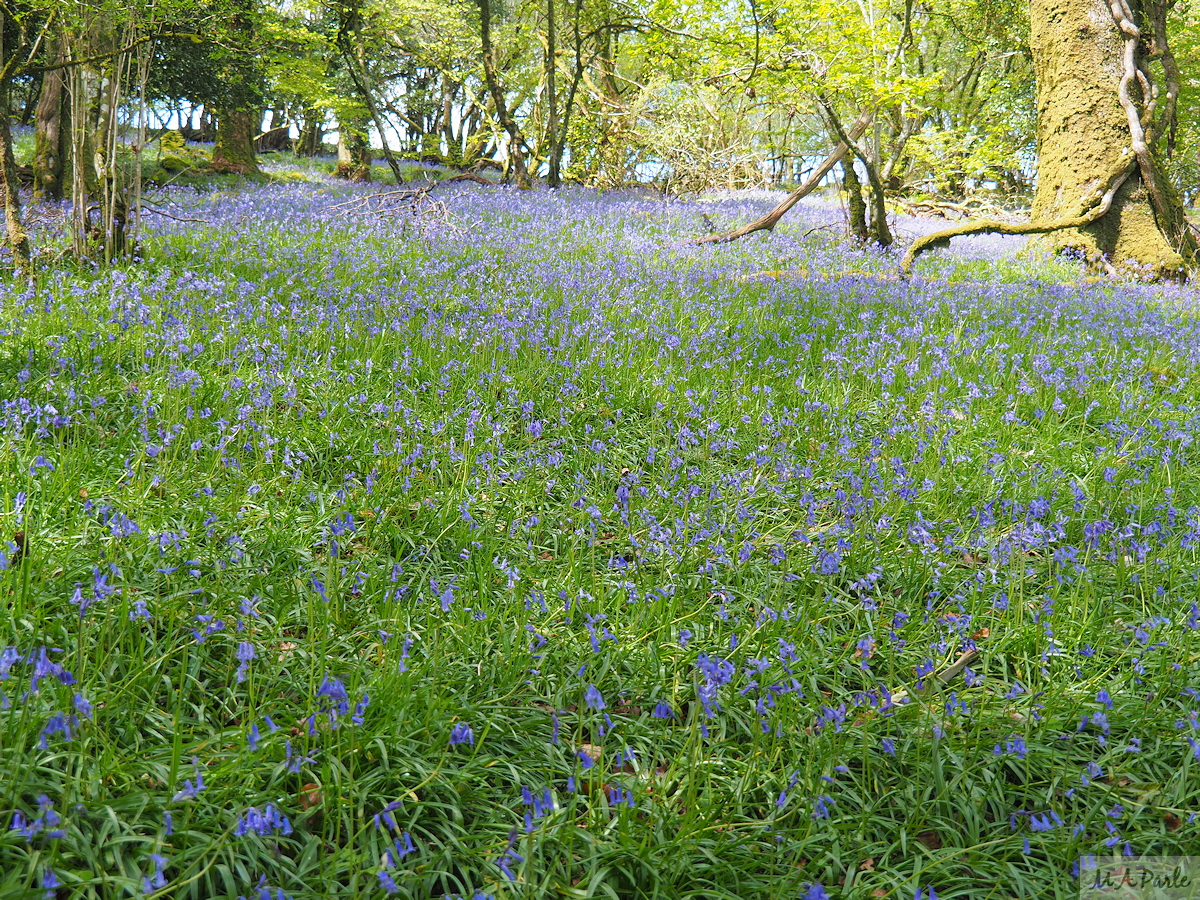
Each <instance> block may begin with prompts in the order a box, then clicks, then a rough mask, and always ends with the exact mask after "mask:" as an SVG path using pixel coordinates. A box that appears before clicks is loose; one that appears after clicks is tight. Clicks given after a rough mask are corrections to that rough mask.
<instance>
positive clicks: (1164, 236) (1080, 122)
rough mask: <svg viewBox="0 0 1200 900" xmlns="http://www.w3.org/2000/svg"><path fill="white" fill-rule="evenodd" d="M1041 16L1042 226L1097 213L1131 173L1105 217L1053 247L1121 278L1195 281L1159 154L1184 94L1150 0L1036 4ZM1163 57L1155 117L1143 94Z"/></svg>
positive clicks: (1036, 59) (1062, 236)
mask: <svg viewBox="0 0 1200 900" xmlns="http://www.w3.org/2000/svg"><path fill="white" fill-rule="evenodd" d="M1160 5H1164V4H1160ZM1143 6H1145V7H1146V9H1143ZM1122 10H1124V12H1123V11H1122ZM1126 13H1131V14H1132V15H1126ZM1162 15H1164V16H1165V12H1163V14H1162ZM1030 17H1031V22H1032V26H1033V32H1032V41H1031V46H1032V50H1033V65H1034V74H1035V75H1036V78H1037V88H1038V184H1037V191H1036V194H1035V195H1034V202H1033V221H1034V222H1036V223H1043V224H1044V223H1053V222H1057V221H1061V220H1067V219H1074V218H1077V217H1080V216H1081V215H1085V214H1086V213H1087V212H1088V210H1089V209H1094V208H1097V205H1098V204H1099V203H1100V202H1101V196H1102V195H1103V194H1104V193H1105V192H1106V190H1107V187H1108V186H1109V185H1111V184H1112V183H1113V180H1112V176H1113V174H1114V173H1118V172H1120V171H1122V170H1125V169H1127V170H1128V176H1127V177H1126V178H1125V179H1124V181H1123V182H1120V184H1119V187H1117V190H1116V192H1115V194H1114V195H1113V196H1112V199H1111V205H1110V206H1109V207H1108V208H1107V210H1106V211H1105V212H1104V213H1103V215H1101V216H1099V217H1098V218H1096V219H1095V221H1093V222H1090V223H1089V224H1086V225H1084V226H1083V227H1080V228H1068V229H1064V230H1059V231H1055V232H1053V233H1052V234H1051V237H1050V238H1049V239H1050V240H1052V241H1053V243H1054V245H1055V246H1056V247H1057V248H1059V249H1071V250H1074V251H1077V252H1079V253H1082V254H1083V255H1085V256H1087V257H1088V258H1090V259H1092V260H1093V261H1095V262H1100V261H1101V260H1106V261H1107V264H1108V265H1110V266H1113V267H1116V268H1118V269H1136V270H1137V271H1139V272H1141V273H1148V274H1152V275H1154V276H1157V277H1173V276H1179V275H1181V274H1183V273H1185V272H1186V270H1187V268H1188V265H1189V263H1191V262H1192V261H1193V260H1194V257H1195V252H1196V244H1195V241H1194V239H1192V238H1191V236H1190V235H1189V234H1188V231H1187V225H1186V223H1185V221H1184V218H1183V207H1182V203H1181V202H1180V199H1179V196H1178V194H1177V193H1176V192H1175V190H1174V188H1173V187H1172V186H1171V184H1170V182H1169V181H1168V179H1167V177H1166V174H1165V172H1164V171H1163V167H1162V165H1161V161H1160V159H1159V157H1158V148H1157V145H1158V143H1159V139H1160V138H1161V137H1162V134H1163V130H1164V128H1165V127H1168V126H1169V118H1173V115H1174V101H1175V97H1177V96H1178V83H1177V82H1178V72H1177V71H1174V72H1173V71H1172V70H1173V69H1174V61H1173V59H1172V58H1171V56H1170V51H1169V49H1168V48H1167V47H1166V36H1165V26H1163V25H1162V23H1161V19H1159V20H1158V21H1156V20H1155V16H1154V9H1153V8H1151V5H1150V4H1149V3H1143V2H1141V0H1114V2H1113V4H1112V8H1110V4H1109V3H1108V0H1031V3H1030ZM1119 19H1120V21H1119ZM1154 59H1161V60H1162V61H1163V64H1164V71H1163V73H1162V75H1161V76H1160V77H1161V78H1163V80H1164V81H1165V88H1166V89H1165V90H1162V91H1161V93H1162V95H1163V96H1161V97H1158V98H1157V100H1156V101H1154V102H1152V103H1151V104H1150V108H1149V110H1148V109H1147V102H1146V101H1147V99H1148V98H1146V97H1144V96H1143V94H1142V89H1141V88H1140V87H1139V86H1138V85H1139V80H1140V79H1141V78H1152V77H1153V75H1152V74H1151V62H1152V60H1154ZM1161 87H1162V86H1160V88H1161ZM1156 115H1157V117H1158V118H1157V120H1156Z"/></svg>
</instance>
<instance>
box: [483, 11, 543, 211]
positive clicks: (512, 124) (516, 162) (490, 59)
mask: <svg viewBox="0 0 1200 900" xmlns="http://www.w3.org/2000/svg"><path fill="white" fill-rule="evenodd" d="M479 22H480V25H479V33H480V41H481V44H482V47H483V74H484V78H485V80H486V81H487V86H488V92H489V93H490V94H491V95H492V102H493V103H494V104H495V106H496V118H497V119H498V120H499V121H500V125H501V126H502V127H503V128H504V130H505V131H506V132H508V155H509V159H510V161H511V163H512V167H513V171H514V172H515V173H516V176H517V186H518V187H520V188H523V189H524V188H529V187H530V186H531V181H530V178H529V171H528V170H527V169H526V168H525V151H524V146H525V137H524V136H523V135H522V134H521V128H520V126H519V125H518V124H517V120H516V119H515V118H514V117H513V114H512V112H511V111H510V110H509V108H508V106H507V104H505V102H504V91H503V90H501V88H500V78H499V76H498V75H497V74H496V59H495V56H494V54H493V52H492V6H491V3H490V2H489V0H479Z"/></svg>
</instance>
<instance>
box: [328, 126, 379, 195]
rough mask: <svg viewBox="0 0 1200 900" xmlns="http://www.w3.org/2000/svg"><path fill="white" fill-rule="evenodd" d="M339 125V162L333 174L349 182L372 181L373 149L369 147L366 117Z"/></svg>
mask: <svg viewBox="0 0 1200 900" xmlns="http://www.w3.org/2000/svg"><path fill="white" fill-rule="evenodd" d="M347 119H350V117H349V116H347ZM338 125H339V128H338V162H337V169H336V170H335V171H334V173H333V174H334V175H335V176H337V177H338V178H345V179H346V180H347V181H370V180H371V148H370V147H369V146H368V145H367V119H366V117H365V116H361V117H357V118H355V119H353V120H350V121H347V122H346V123H344V124H343V123H340V122H339V123H338Z"/></svg>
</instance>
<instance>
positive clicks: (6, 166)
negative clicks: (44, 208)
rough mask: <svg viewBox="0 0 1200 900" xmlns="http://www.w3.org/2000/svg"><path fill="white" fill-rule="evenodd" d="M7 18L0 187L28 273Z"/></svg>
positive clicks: (9, 231) (0, 83) (2, 18)
mask: <svg viewBox="0 0 1200 900" xmlns="http://www.w3.org/2000/svg"><path fill="white" fill-rule="evenodd" d="M7 18H8V14H7V13H0V66H4V73H3V76H2V77H0V181H2V182H3V184H2V185H0V187H3V189H4V218H5V237H6V238H7V240H8V245H9V247H10V248H12V254H13V261H14V262H15V263H16V266H17V271H18V272H20V273H21V274H22V275H28V274H29V268H30V251H29V236H28V235H27V234H26V233H25V226H24V224H23V223H22V221H21V198H20V196H19V195H18V193H17V191H18V189H19V185H18V183H17V161H16V159H15V158H14V157H13V146H12V129H11V123H10V121H9V102H10V100H9V97H10V94H11V91H12V75H11V70H9V68H8V66H7V63H8V56H7V54H6V53H5V50H6V49H7V48H6V47H5V46H4V26H5V25H6V24H7Z"/></svg>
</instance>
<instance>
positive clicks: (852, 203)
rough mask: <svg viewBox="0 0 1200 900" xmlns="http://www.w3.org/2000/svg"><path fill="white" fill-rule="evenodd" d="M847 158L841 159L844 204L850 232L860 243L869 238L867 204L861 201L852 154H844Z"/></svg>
mask: <svg viewBox="0 0 1200 900" xmlns="http://www.w3.org/2000/svg"><path fill="white" fill-rule="evenodd" d="M846 155H847V156H848V157H849V159H845V158H843V159H842V187H844V188H845V189H846V205H847V206H848V207H849V212H850V233H851V234H853V235H854V237H855V239H856V240H858V241H859V242H860V243H863V244H865V243H866V242H867V241H868V240H869V239H870V232H869V231H868V230H867V204H866V203H865V202H863V195H862V182H861V181H859V180H858V173H857V172H855V171H854V156H853V154H849V153H848V154H846Z"/></svg>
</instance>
